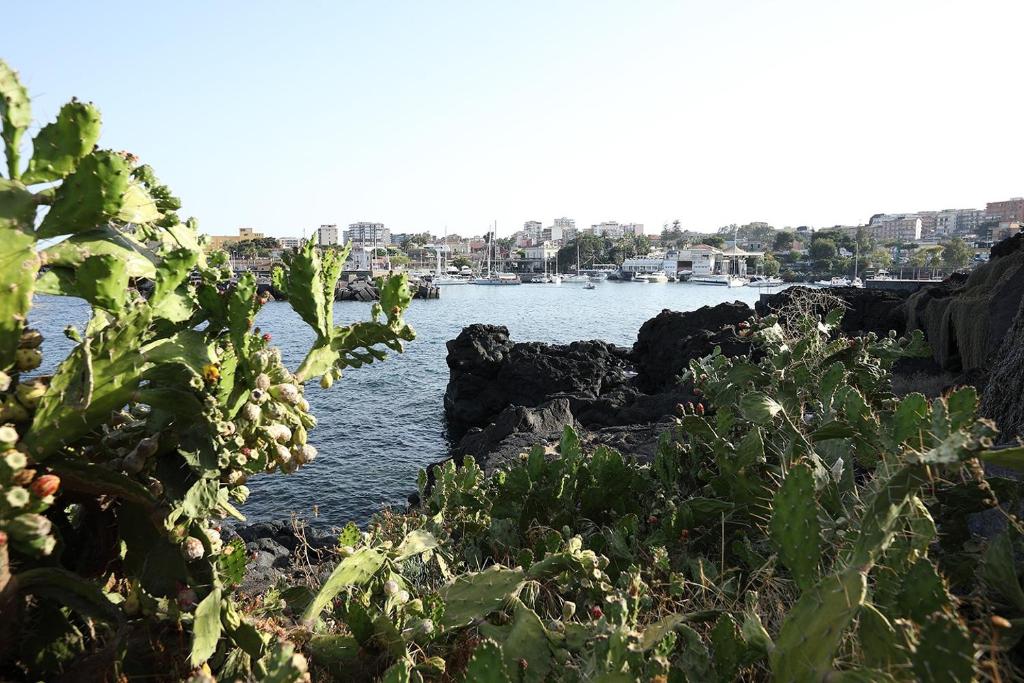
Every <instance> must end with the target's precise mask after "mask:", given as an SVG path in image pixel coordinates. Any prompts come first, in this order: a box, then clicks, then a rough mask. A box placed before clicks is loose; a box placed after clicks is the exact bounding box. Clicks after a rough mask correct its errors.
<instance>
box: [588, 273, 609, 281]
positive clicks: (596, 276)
mask: <svg viewBox="0 0 1024 683" xmlns="http://www.w3.org/2000/svg"><path fill="white" fill-rule="evenodd" d="M587 279H588V280H590V281H591V282H602V281H604V280H606V279H608V276H607V275H606V274H604V273H597V274H594V275H588V276H587Z"/></svg>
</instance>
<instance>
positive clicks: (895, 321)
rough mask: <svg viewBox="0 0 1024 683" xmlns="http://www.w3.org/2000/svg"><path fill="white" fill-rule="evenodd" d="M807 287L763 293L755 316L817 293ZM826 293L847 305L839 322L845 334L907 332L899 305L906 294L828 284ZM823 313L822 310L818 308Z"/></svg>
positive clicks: (774, 310) (776, 309) (881, 334)
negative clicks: (829, 285)
mask: <svg viewBox="0 0 1024 683" xmlns="http://www.w3.org/2000/svg"><path fill="white" fill-rule="evenodd" d="M820 291H821V290H819V289H813V288H810V287H789V288H787V289H784V290H782V291H781V292H777V293H775V294H768V295H762V297H761V300H760V301H758V302H757V304H756V305H755V306H754V309H755V310H756V311H757V314H758V315H761V316H766V315H771V314H774V313H776V312H777V311H779V310H780V309H781V308H783V307H785V306H786V305H787V304H788V303H789V302H791V301H792V300H793V297H795V296H801V295H804V294H808V293H809V294H812V295H813V293H815V292H820ZM828 294H831V295H832V296H836V297H838V298H840V299H842V301H843V303H844V304H846V312H845V313H844V314H843V321H842V323H841V325H840V328H841V329H842V331H843V332H844V333H846V334H855V335H858V334H867V333H868V332H874V333H875V334H877V335H878V336H880V337H884V336H885V335H887V334H889V331H890V330H895V331H896V334H899V335H902V334H904V333H905V332H906V327H907V322H906V316H905V315H904V313H903V312H902V311H901V310H900V306H901V305H903V303H904V302H905V301H906V300H907V295H906V294H905V293H902V292H894V291H890V290H887V289H866V288H861V287H830V288H829V289H828ZM819 313H820V314H821V315H824V314H825V311H824V309H822V310H820V311H819Z"/></svg>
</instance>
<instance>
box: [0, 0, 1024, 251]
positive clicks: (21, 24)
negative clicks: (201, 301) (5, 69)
mask: <svg viewBox="0 0 1024 683" xmlns="http://www.w3.org/2000/svg"><path fill="white" fill-rule="evenodd" d="M157 5H159V7H157ZM3 17H4V23H5V25H6V26H5V29H4V31H3V34H4V37H3V46H2V48H0V56H2V57H3V58H4V59H6V60H7V61H8V62H9V63H10V64H11V65H12V66H14V68H16V69H18V70H19V71H20V72H21V76H22V79H23V81H24V82H25V83H26V84H27V86H28V88H29V91H30V93H31V94H32V96H33V106H34V113H35V116H36V119H37V121H39V122H43V123H45V122H46V121H48V120H50V119H52V117H53V116H54V114H55V113H56V111H57V109H58V108H59V107H60V105H61V103H62V102H64V101H65V100H66V99H68V98H69V97H71V96H72V95H75V96H78V97H79V98H81V99H86V100H91V101H93V102H95V103H96V104H98V105H99V107H100V108H101V110H102V112H103V120H104V135H103V138H102V140H101V143H102V144H103V145H104V146H109V147H113V148H117V149H128V150H131V151H132V152H135V153H136V154H138V155H139V156H140V157H142V159H143V160H144V161H146V162H148V163H151V164H152V165H153V166H154V168H155V169H156V171H157V174H158V175H160V176H161V178H162V179H164V180H165V181H166V182H168V183H169V184H170V185H171V186H172V187H173V188H174V189H175V190H176V191H177V192H178V194H179V195H180V196H181V197H182V198H183V200H184V203H185V211H184V213H186V214H190V215H195V216H196V217H198V218H199V220H200V225H201V227H202V228H203V229H204V231H206V232H210V233H214V234H226V233H233V232H234V231H235V230H236V228H238V227H239V226H252V227H254V228H256V229H261V230H264V231H265V232H267V233H270V234H274V235H299V234H301V233H302V231H303V229H305V231H306V234H311V233H312V231H313V230H314V229H315V228H316V226H318V225H319V224H321V223H338V224H347V223H350V222H354V221H358V220H373V221H382V222H384V223H386V224H387V225H388V226H389V227H390V228H391V229H392V230H393V231H395V232H405V231H420V230H432V231H434V232H440V231H441V230H442V229H443V228H444V226H445V225H446V224H447V226H448V229H449V231H450V232H458V233H461V234H469V233H482V232H484V231H485V230H486V229H487V225H488V224H489V223H490V222H491V221H492V220H495V219H496V220H497V221H498V226H499V233H501V234H508V233H509V232H511V231H512V230H513V229H516V228H518V227H519V226H521V225H522V222H523V221H524V220H530V219H536V220H541V221H544V223H545V225H547V224H550V221H551V219H552V218H554V217H556V216H563V215H565V216H570V217H573V218H575V219H576V221H577V224H578V225H589V224H591V223H594V222H599V221H602V220H618V221H623V222H624V221H637V222H642V223H645V224H646V225H647V226H648V230H652V229H654V230H658V229H660V227H661V225H662V224H663V223H665V222H666V221H671V220H672V219H675V218H678V219H680V220H681V221H682V223H683V225H684V226H685V227H688V228H693V229H702V230H711V229H714V228H716V227H718V226H720V225H723V224H727V223H732V222H739V223H744V222H748V221H752V220H765V221H769V222H771V223H772V224H774V225H776V226H784V225H800V224H809V225H815V226H824V225H833V224H836V223H856V222H864V221H866V220H867V218H868V217H869V216H870V215H871V214H872V213H876V212H881V211H890V212H895V211H916V210H924V209H941V208H951V207H956V208H960V207H978V208H983V207H984V203H985V202H986V201H994V200H999V199H1006V198H1009V197H1011V196H1020V195H1024V169H1022V166H1021V160H1022V158H1024V88H1022V87H1021V83H1022V78H1024V76H1022V73H1024V72H1022V69H1024V41H1022V40H1021V27H1022V26H1024V2H1022V1H1021V0H1001V1H995V0H992V1H988V0H970V1H966V0H965V1H963V2H945V1H941V0H923V1H921V2H916V1H910V0H884V1H879V2H876V1H874V0H856V1H854V0H845V1H839V0H808V1H806V2H804V1H795V0H787V1H778V2H771V1H767V0H762V1H759V2H727V1H720V0H701V1H699V2H683V1H676V2H653V1H652V2H644V1H642V0H622V1H620V2H598V1H595V0H581V1H578V2H570V1H568V0H543V1H538V2H492V1H490V0H478V1H474V2H470V1H469V0H466V1H465V2H440V1H435V0H428V1H423V0H420V1H417V2H387V1H380V2H320V3H315V2H287V3H286V2H254V1H250V2H216V3H200V2H184V3H142V2H132V3H127V2H125V3H117V2H95V3H94V2H71V1H70V0H67V1H65V2H31V3H16V4H14V5H12V6H10V7H7V8H6V9H5V10H4V13H3ZM38 125H39V124H38V123H37V126H36V127H38Z"/></svg>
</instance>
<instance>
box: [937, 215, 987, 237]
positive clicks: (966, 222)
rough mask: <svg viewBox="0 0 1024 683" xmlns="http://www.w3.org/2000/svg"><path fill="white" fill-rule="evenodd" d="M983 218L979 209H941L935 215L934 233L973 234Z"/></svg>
mask: <svg viewBox="0 0 1024 683" xmlns="http://www.w3.org/2000/svg"><path fill="white" fill-rule="evenodd" d="M984 219H985V212H984V211H982V210H981V209H943V210H942V211H939V212H938V213H937V214H936V216H935V234H936V235H946V236H948V235H973V234H975V233H977V231H978V226H979V225H980V224H981V222H982V221H983V220H984Z"/></svg>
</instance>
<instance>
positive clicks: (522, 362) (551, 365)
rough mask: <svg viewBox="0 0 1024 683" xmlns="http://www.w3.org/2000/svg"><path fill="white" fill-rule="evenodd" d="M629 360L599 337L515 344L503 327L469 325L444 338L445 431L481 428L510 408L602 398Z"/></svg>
mask: <svg viewBox="0 0 1024 683" xmlns="http://www.w3.org/2000/svg"><path fill="white" fill-rule="evenodd" d="M627 360H628V353H627V352H626V351H625V350H624V349H619V348H617V347H616V346H614V345H612V344H608V343H605V342H602V341H580V342H573V343H571V344H568V345H556V344H542V343H538V342H526V343H520V344H513V343H511V342H510V341H509V338H508V329H507V328H505V327H497V326H493V325H470V326H469V327H466V328H465V329H463V330H462V332H461V333H460V334H459V336H458V337H457V338H455V339H453V340H451V341H449V342H448V368H449V372H450V378H449V381H448V388H447V389H446V390H445V395H444V406H445V416H446V417H447V419H448V428H449V434H450V435H452V436H453V437H455V438H458V437H460V436H461V435H462V434H464V433H465V431H466V430H467V429H470V428H472V427H484V426H486V425H487V424H489V423H490V422H492V421H493V420H494V419H495V418H496V417H497V415H498V414H499V413H501V411H503V410H504V409H505V408H507V407H508V406H526V407H532V406H537V405H540V404H541V403H544V402H546V401H548V400H549V399H551V398H554V397H557V396H560V395H564V396H577V397H590V398H593V397H597V396H600V395H601V394H602V393H605V392H607V391H609V390H611V389H614V388H615V387H618V386H621V385H622V384H623V383H624V382H625V379H626V377H625V369H626V367H627Z"/></svg>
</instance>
